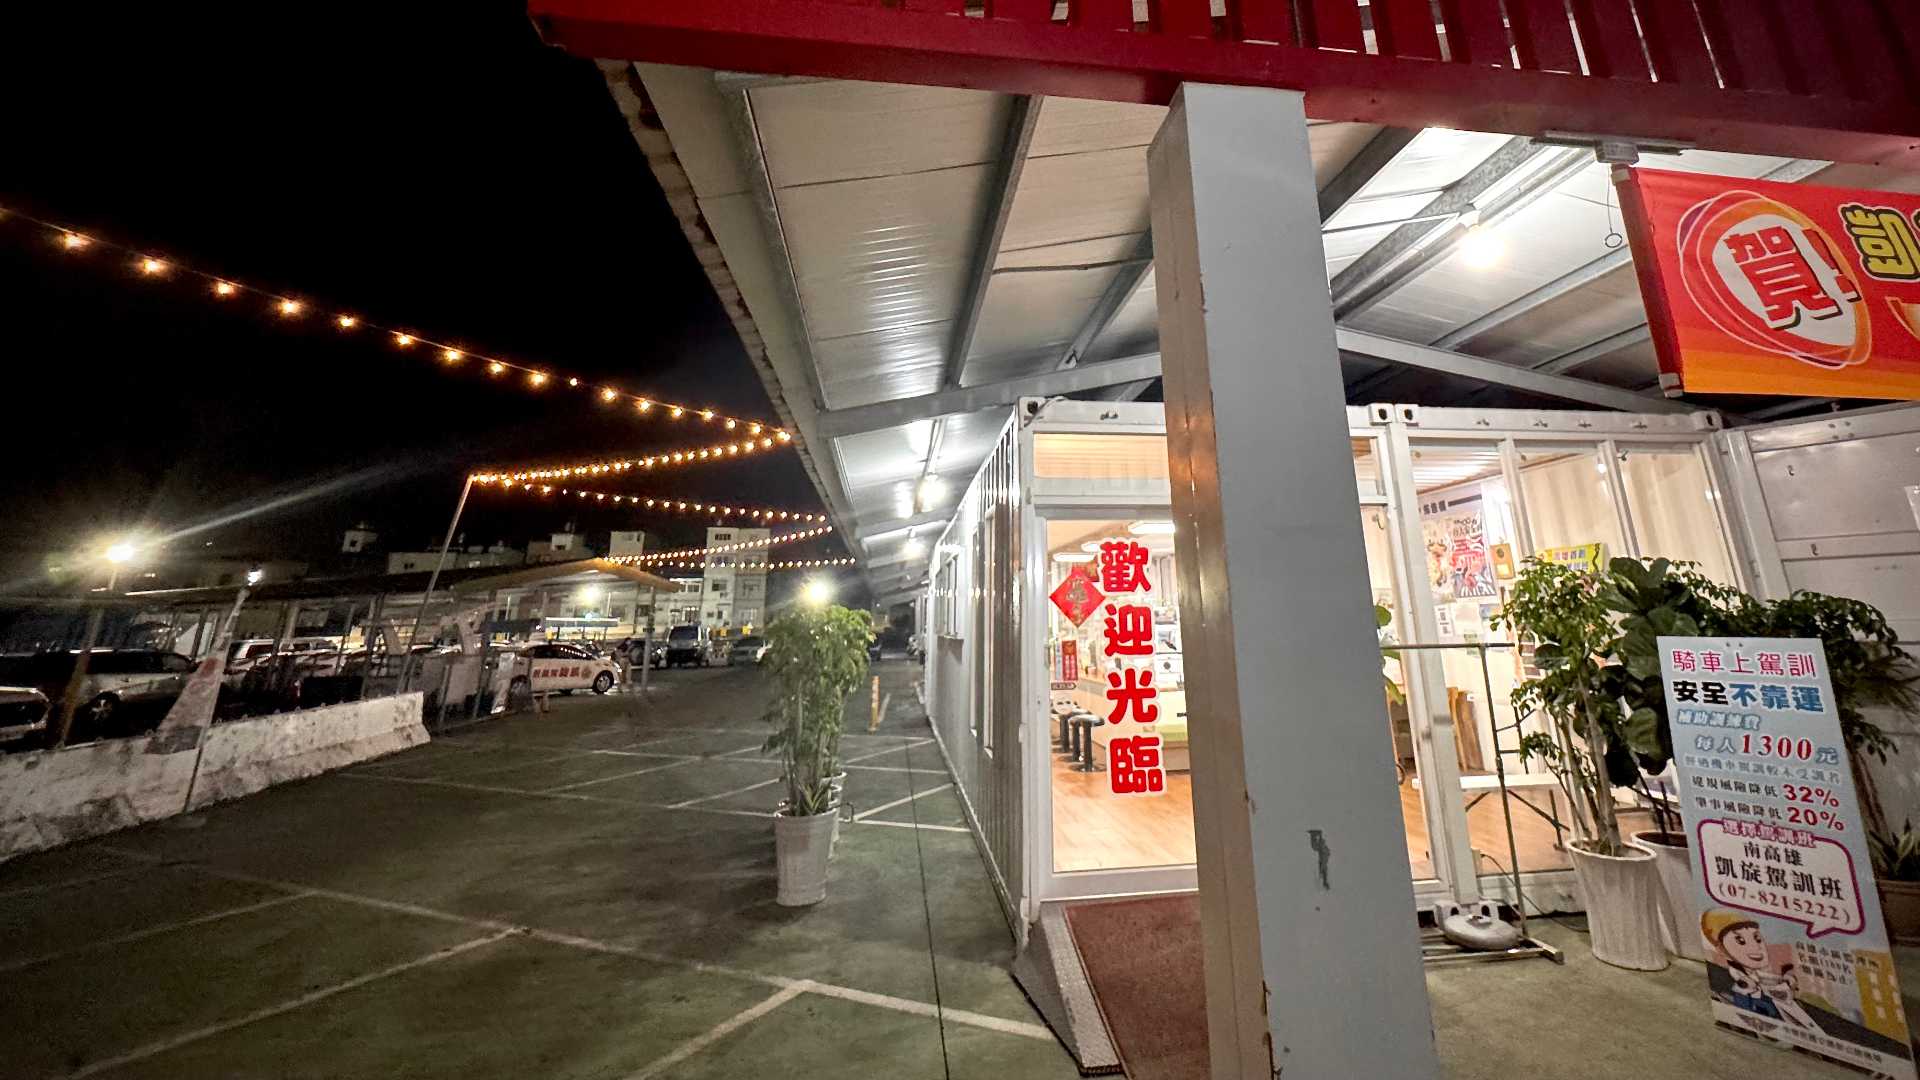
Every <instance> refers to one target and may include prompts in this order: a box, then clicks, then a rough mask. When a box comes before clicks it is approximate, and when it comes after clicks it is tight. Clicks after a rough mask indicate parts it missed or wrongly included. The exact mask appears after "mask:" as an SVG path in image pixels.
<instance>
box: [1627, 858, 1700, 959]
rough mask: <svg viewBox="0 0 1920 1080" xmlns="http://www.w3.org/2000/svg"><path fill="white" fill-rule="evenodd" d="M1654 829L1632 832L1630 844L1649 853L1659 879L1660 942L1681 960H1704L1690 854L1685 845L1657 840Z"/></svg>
mask: <svg viewBox="0 0 1920 1080" xmlns="http://www.w3.org/2000/svg"><path fill="white" fill-rule="evenodd" d="M1665 835H1667V834H1665V833H1662V832H1659V831H1658V830H1649V831H1647V832H1637V833H1634V834H1633V846H1634V847H1637V848H1639V849H1640V850H1642V851H1645V852H1648V853H1650V854H1652V856H1653V865H1654V872H1655V873H1656V874H1657V875H1658V876H1659V878H1660V896H1659V899H1660V941H1661V944H1663V945H1665V946H1666V947H1667V951H1668V952H1670V953H1672V954H1673V955H1675V956H1678V957H1680V958H1681V959H1683V960H1698V961H1700V962H1701V963H1703V964H1704V963H1706V962H1707V943H1706V941H1705V940H1703V939H1702V938H1701V937H1700V919H1699V913H1698V912H1696V911H1695V910H1694V900H1693V857H1692V852H1691V851H1689V850H1688V849H1687V848H1685V847H1680V846H1676V845H1673V844H1668V843H1663V842H1661V838H1662V837H1663V836H1665Z"/></svg>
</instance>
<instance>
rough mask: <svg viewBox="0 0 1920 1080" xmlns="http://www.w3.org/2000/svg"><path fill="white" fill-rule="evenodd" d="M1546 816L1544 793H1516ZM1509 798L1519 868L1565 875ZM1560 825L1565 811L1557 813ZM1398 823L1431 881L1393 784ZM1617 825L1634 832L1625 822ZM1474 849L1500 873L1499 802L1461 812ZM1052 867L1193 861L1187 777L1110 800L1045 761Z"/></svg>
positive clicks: (1414, 869)
mask: <svg viewBox="0 0 1920 1080" xmlns="http://www.w3.org/2000/svg"><path fill="white" fill-rule="evenodd" d="M1523 794H1524V796H1525V798H1527V799H1528V800H1531V801H1532V802H1534V803H1536V804H1537V805H1539V806H1540V808H1541V809H1548V808H1549V805H1550V804H1549V803H1548V795H1549V792H1548V790H1546V789H1535V790H1530V791H1527V792H1524V793H1523ZM1520 798H1521V796H1520V795H1514V794H1509V795H1508V799H1509V800H1511V802H1512V809H1513V838H1514V846H1515V847H1516V848H1517V849H1518V850H1519V853H1520V868H1521V869H1522V870H1526V871H1538V870H1565V869H1569V868H1570V867H1571V866H1572V864H1571V863H1570V862H1569V861H1568V859H1567V853H1566V852H1565V851H1564V850H1561V849H1560V848H1559V847H1557V846H1556V843H1555V841H1556V837H1555V835H1554V830H1553V826H1552V825H1550V824H1548V823H1547V822H1546V821H1545V820H1543V819H1542V818H1541V817H1540V816H1538V815H1537V814H1535V813H1534V812H1533V811H1532V810H1530V809H1528V808H1527V807H1525V806H1523V805H1521V804H1520ZM1558 812H1559V813H1560V814H1561V815H1562V820H1563V821H1564V820H1565V818H1564V814H1565V808H1564V806H1563V807H1560V808H1559V811H1558ZM1400 816H1401V819H1402V820H1403V822H1404V823H1405V826H1406V836H1407V865H1408V869H1409V871H1410V872H1411V874H1412V875H1413V877H1414V879H1415V880H1419V879H1422V878H1431V877H1433V876H1434V870H1433V860H1432V858H1431V857H1430V855H1429V853H1428V851H1427V819H1426V813H1425V811H1424V809H1423V808H1422V806H1421V804H1420V793H1419V792H1418V791H1415V790H1414V789H1413V787H1412V785H1411V783H1408V782H1402V783H1401V784H1400ZM1623 824H1626V825H1633V827H1642V826H1640V825H1638V824H1636V823H1635V820H1634V819H1632V818H1631V817H1628V818H1627V820H1625V821H1623ZM1467 827H1468V831H1469V833H1470V834H1471V835H1472V837H1473V847H1474V850H1476V851H1478V852H1479V853H1480V872H1481V873H1483V874H1497V873H1501V872H1503V871H1505V870H1507V869H1508V866H1507V863H1508V861H1509V860H1508V853H1507V833H1506V824H1505V822H1504V820H1503V819H1502V817H1501V814H1500V799H1499V797H1498V796H1497V795H1492V794H1489V795H1487V797H1485V798H1483V799H1481V800H1480V802H1479V803H1478V804H1477V805H1475V806H1474V808H1473V809H1472V810H1470V811H1468V813H1467ZM1053 860H1054V871H1055V872H1056V873H1070V872H1073V871H1077V870H1114V869H1122V868H1128V867H1141V866H1180V865H1184V864H1187V863H1191V862H1193V860H1194V848H1193V780H1192V774H1191V773H1184V772H1179V773H1168V774H1167V793H1166V794H1165V795H1160V796H1131V797H1121V796H1117V795H1114V794H1113V793H1112V792H1111V791H1109V790H1108V788H1107V774H1106V773H1104V772H1097V773H1077V772H1074V771H1073V770H1072V769H1071V768H1069V767H1068V765H1067V764H1066V762H1065V761H1063V760H1062V759H1061V758H1060V757H1059V756H1058V755H1055V756H1054V757H1053Z"/></svg>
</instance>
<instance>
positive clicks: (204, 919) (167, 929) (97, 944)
mask: <svg viewBox="0 0 1920 1080" xmlns="http://www.w3.org/2000/svg"><path fill="white" fill-rule="evenodd" d="M312 895H313V893H311V892H308V891H304V890H303V891H301V892H296V893H287V894H285V895H283V896H270V897H268V898H266V899H265V900H262V901H260V902H259V903H255V904H242V905H241V906H239V907H232V908H223V909H222V910H220V911H215V912H211V913H209V914H206V915H196V916H194V917H193V918H191V919H180V920H177V921H175V922H170V923H161V924H159V925H157V926H149V927H146V928H145V929H142V930H135V931H134V932H132V933H130V934H121V935H120V936H119V937H110V938H102V939H100V940H98V941H89V942H87V943H86V944H85V945H82V946H79V947H78V948H73V949H66V950H63V951H61V952H51V953H42V954H40V955H39V956H29V957H27V958H26V959H24V960H9V961H7V962H6V963H4V964H0V974H6V973H8V972H14V971H20V970H22V969H24V968H30V967H33V966H34V965H36V964H44V963H47V962H48V961H50V960H65V959H66V958H68V957H70V956H79V955H81V954H83V953H90V952H98V951H99V950H101V949H110V948H113V947H114V946H116V945H131V944H132V943H134V942H136V941H144V940H146V939H147V938H150V937H159V936H160V935H161V934H171V933H173V932H174V931H175V930H185V929H187V928H188V927H192V926H203V925H205V924H207V923H210V922H219V921H220V920H221V919H230V918H232V917H233V916H235V915H247V914H251V913H252V912H255V911H264V910H266V909H267V908H272V907H279V906H280V905H281V904H290V903H292V902H293V901H295V900H304V899H306V898H307V897H309V896H312Z"/></svg>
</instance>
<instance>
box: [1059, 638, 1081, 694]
mask: <svg viewBox="0 0 1920 1080" xmlns="http://www.w3.org/2000/svg"><path fill="white" fill-rule="evenodd" d="M1055 681H1056V682H1063V683H1077V682H1079V681H1080V642H1078V641H1076V640H1074V639H1073V638H1067V639H1066V640H1065V641H1062V642H1061V643H1060V678H1059V679H1057V680H1055Z"/></svg>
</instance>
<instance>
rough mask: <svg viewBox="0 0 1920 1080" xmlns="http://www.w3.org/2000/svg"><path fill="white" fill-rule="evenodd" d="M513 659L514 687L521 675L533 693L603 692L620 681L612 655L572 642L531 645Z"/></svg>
mask: <svg viewBox="0 0 1920 1080" xmlns="http://www.w3.org/2000/svg"><path fill="white" fill-rule="evenodd" d="M514 663H515V665H516V667H517V669H518V670H516V671H515V673H514V679H513V682H514V684H515V687H516V688H517V687H519V686H520V685H521V680H523V679H524V680H526V682H525V686H526V689H527V690H528V691H530V692H532V693H535V694H549V693H560V694H570V693H572V692H573V691H575V690H591V691H593V692H594V693H596V694H604V693H606V692H607V691H609V690H611V689H613V688H614V686H615V684H617V683H618V682H619V681H620V667H619V665H617V664H615V663H614V662H613V660H612V659H611V658H609V657H604V656H597V655H595V654H594V653H592V652H591V651H589V650H587V649H582V648H578V647H576V646H572V645H562V644H558V643H550V644H544V645H533V646H530V647H528V648H527V649H525V650H523V651H522V652H521V653H520V655H519V657H518V658H517V659H516V660H515V661H514Z"/></svg>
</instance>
